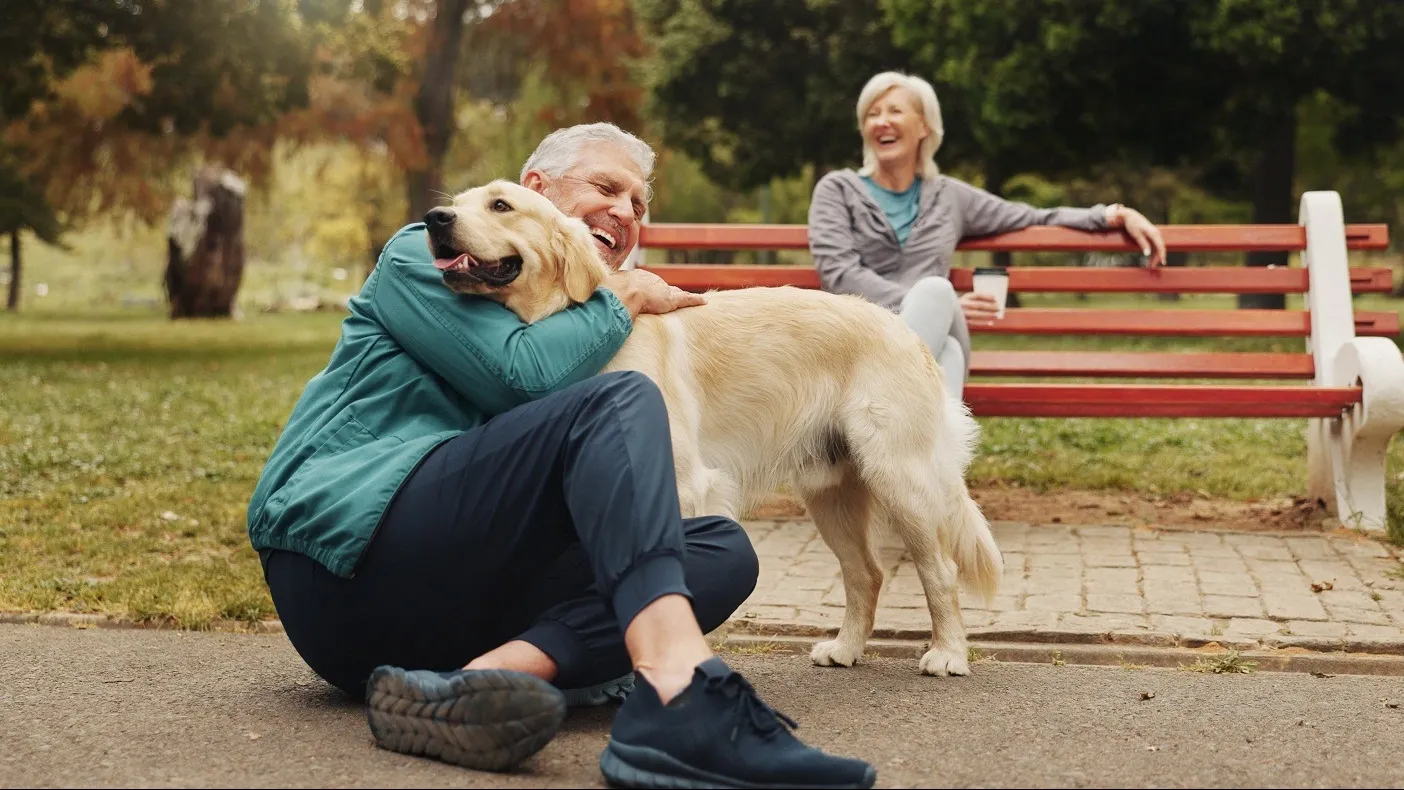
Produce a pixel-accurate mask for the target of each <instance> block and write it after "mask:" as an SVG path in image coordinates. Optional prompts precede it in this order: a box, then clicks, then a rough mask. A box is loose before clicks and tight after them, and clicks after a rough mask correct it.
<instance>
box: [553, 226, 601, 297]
mask: <svg viewBox="0 0 1404 790" xmlns="http://www.w3.org/2000/svg"><path fill="white" fill-rule="evenodd" d="M551 246H552V252H554V253H555V254H556V255H555V257H556V263H557V266H559V267H560V269H559V270H558V272H557V277H558V279H559V281H560V283H561V286H562V287H563V288H564V289H565V293H566V297H567V298H569V299H570V301H571V303H572V304H579V303H581V302H585V301H588V300H589V298H590V297H591V296H592V295H593V294H594V293H595V289H596V288H598V287H599V286H600V283H603V282H604V280H605V276H606V275H607V274H608V273H609V270H608V268H607V267H606V266H605V262H604V261H603V260H601V259H600V254H599V252H598V251H596V249H595V242H594V239H593V237H592V236H591V235H590V230H589V228H587V227H586V225H585V223H584V222H581V221H580V220H578V219H575V218H574V217H563V218H561V219H560V220H559V221H558V222H557V223H556V231H555V236H554V238H553V239H552V244H551Z"/></svg>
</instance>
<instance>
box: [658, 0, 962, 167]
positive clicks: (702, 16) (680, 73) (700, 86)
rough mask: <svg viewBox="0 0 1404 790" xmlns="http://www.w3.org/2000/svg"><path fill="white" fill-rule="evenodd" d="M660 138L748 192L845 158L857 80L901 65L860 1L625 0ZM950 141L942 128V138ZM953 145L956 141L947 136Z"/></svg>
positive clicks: (857, 144)
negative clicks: (645, 46) (646, 51)
mask: <svg viewBox="0 0 1404 790" xmlns="http://www.w3.org/2000/svg"><path fill="white" fill-rule="evenodd" d="M636 7H637V8H638V13H639V17H640V21H641V23H642V24H643V26H644V29H645V31H646V32H647V34H648V38H649V39H650V40H652V41H653V42H654V54H653V55H652V56H651V57H649V58H648V59H647V60H646V61H644V63H643V64H642V65H643V72H644V81H645V84H646V85H647V87H648V89H649V97H650V100H651V102H652V105H653V110H654V112H653V115H654V117H655V118H656V119H657V123H658V125H659V127H660V128H659V132H660V134H661V137H662V139H663V140H664V142H665V143H666V144H667V145H669V146H671V147H674V148H677V149H679V150H681V151H683V152H684V153H686V154H687V155H688V156H689V157H691V158H692V159H694V160H696V161H697V162H699V163H700V164H701V166H702V168H703V171H704V172H705V174H706V175H707V177H708V178H710V179H711V180H713V181H715V182H716V183H718V184H722V185H725V186H728V187H730V188H733V189H740V190H747V189H753V188H756V187H759V186H761V185H763V184H766V183H768V182H769V181H770V180H771V179H772V178H777V177H786V176H793V175H796V174H798V173H800V172H802V171H803V170H804V169H805V167H806V166H812V167H813V168H814V169H815V170H816V171H819V172H820V173H822V171H824V170H827V169H829V168H832V167H834V166H838V165H847V164H856V163H857V162H858V160H859V157H860V154H859V151H860V149H861V139H860V137H859V135H858V127H857V117H856V115H855V113H854V105H855V103H856V102H857V100H858V93H859V91H860V90H861V89H862V87H863V83H864V82H866V81H867V80H868V78H869V77H871V76H872V75H873V74H876V73H877V72H879V71H884V70H887V69H904V68H908V67H909V66H910V65H911V63H910V59H909V57H908V56H907V55H906V53H904V52H902V51H900V50H898V49H897V48H896V47H894V46H893V44H892V36H891V31H890V29H889V27H888V25H887V23H886V21H885V20H884V19H883V17H882V14H881V12H880V9H878V8H877V6H876V5H875V4H873V3H872V2H870V1H869V0H636ZM948 137H949V136H948ZM956 146H957V147H959V142H958V141H957V142H956Z"/></svg>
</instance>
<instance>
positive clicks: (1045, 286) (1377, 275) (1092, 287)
mask: <svg viewBox="0 0 1404 790" xmlns="http://www.w3.org/2000/svg"><path fill="white" fill-rule="evenodd" d="M755 268H760V267H755ZM973 278H974V271H973V270H971V269H951V272H950V279H951V284H952V285H954V286H955V287H956V290H957V291H968V290H970V289H971V287H972V284H973V282H972V281H973ZM1393 279H1394V272H1393V270H1391V269H1387V268H1379V267H1376V268H1369V269H1367V268H1355V269H1351V270H1350V289H1351V291H1352V292H1354V293H1389V292H1390V291H1391V290H1392V289H1393V287H1394V284H1393ZM1307 283H1308V277H1307V270H1306V269H1300V268H1282V269H1264V268H1256V267H1255V268H1251V269H1250V268H1247V267H1243V266H1203V267H1200V266H1196V267H1192V268H1189V267H1185V268H1181V267H1176V268H1173V269H1172V268H1168V267H1162V268H1159V269H1141V268H1130V267H1127V268H1100V267H1075V266H1059V267H1053V266H1049V267H1043V266H1038V267H1033V266H1016V267H1012V268H1011V269H1010V270H1009V290H1011V291H1017V292H1020V293H1183V294H1215V293H1217V294H1266V293H1273V294H1284V293H1297V294H1300V293H1306V292H1307Z"/></svg>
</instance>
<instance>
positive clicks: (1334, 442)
mask: <svg viewBox="0 0 1404 790" xmlns="http://www.w3.org/2000/svg"><path fill="white" fill-rule="evenodd" d="M1332 374H1333V375H1332V378H1333V379H1334V380H1335V382H1336V383H1337V385H1338V386H1351V385H1358V386H1361V387H1362V388H1363V390H1364V398H1363V399H1362V401H1361V402H1360V403H1358V404H1356V406H1355V408H1353V409H1351V410H1350V411H1348V412H1346V413H1345V414H1344V415H1342V416H1341V418H1339V419H1335V420H1329V421H1323V422H1325V426H1324V427H1325V428H1326V436H1325V437H1323V438H1324V439H1325V440H1326V442H1325V444H1326V448H1327V452H1328V453H1329V459H1330V464H1331V470H1332V473H1333V475H1332V476H1333V480H1332V488H1333V489H1334V490H1333V494H1334V495H1333V496H1332V497H1331V498H1330V499H1328V500H1327V502H1328V503H1331V504H1334V505H1335V508H1334V509H1335V511H1336V516H1337V517H1338V518H1339V519H1340V520H1341V523H1343V524H1345V525H1346V526H1348V527H1354V528H1356V529H1362V530H1365V531H1368V532H1384V531H1385V530H1386V529H1387V526H1388V514H1387V512H1386V507H1385V455H1386V453H1387V452H1388V450H1389V442H1390V440H1391V439H1393V438H1394V435H1395V434H1397V433H1399V431H1400V430H1401V429H1404V357H1401V356H1400V353H1399V347H1398V346H1396V345H1395V344H1394V342H1393V341H1391V340H1389V339H1388V338H1383V337H1359V338H1355V339H1354V340H1351V341H1349V342H1347V343H1346V344H1345V345H1343V346H1342V347H1341V349H1340V351H1339V352H1338V353H1337V354H1336V364H1335V369H1334V370H1333V371H1332Z"/></svg>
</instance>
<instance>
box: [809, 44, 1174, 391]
mask: <svg viewBox="0 0 1404 790" xmlns="http://www.w3.org/2000/svg"><path fill="white" fill-rule="evenodd" d="M858 128H859V130H860V131H861V133H862V136H863V166H862V168H861V169H860V170H858V171H857V172H854V171H853V170H850V169H843V170H836V171H834V172H831V173H829V174H827V175H825V176H824V177H823V178H821V179H819V183H818V184H816V185H815V186H814V196H813V199H812V200H811V202H810V207H809V250H810V253H811V254H812V255H813V256H814V265H815V267H816V268H817V269H818V272H819V280H820V283H821V285H822V287H823V288H824V290H826V291H830V292H832V293H845V294H856V295H859V296H863V297H866V298H867V299H869V300H871V301H873V302H876V303H878V304H880V305H882V306H884V307H886V308H888V309H890V310H893V311H896V312H898V313H900V314H901V316H902V318H903V319H904V320H905V321H906V323H907V325H908V326H910V327H911V328H912V329H913V330H914V331H915V332H916V333H917V334H918V335H919V336H921V338H922V340H924V341H926V344H927V346H929V347H930V348H931V353H932V355H934V356H935V357H936V361H937V362H938V363H940V365H941V369H942V372H943V373H944V375H945V379H946V382H947V386H948V388H949V390H950V392H951V394H952V395H954V396H956V397H960V396H961V394H962V393H963V391H964V382H965V377H966V374H967V373H968V372H969V366H970V332H969V329H968V325H969V324H975V325H987V324H991V323H994V320H995V314H996V304H995V301H994V299H993V298H992V297H990V296H989V295H987V294H977V293H968V294H965V295H964V296H960V297H957V296H956V292H955V289H954V288H953V287H952V286H951V283H950V280H949V279H947V275H948V273H949V272H950V268H951V255H952V253H954V252H955V248H956V245H957V244H959V243H960V241H961V240H962V239H964V238H966V237H969V236H984V235H988V234H993V233H1004V232H1007V231H1012V230H1018V229H1020V228H1026V227H1029V226H1030V225H1062V226H1064V227H1069V228H1079V229H1082V230H1106V229H1108V228H1121V229H1123V230H1124V231H1125V232H1126V233H1127V234H1129V235H1130V236H1131V238H1132V239H1134V240H1135V242H1136V244H1137V245H1138V246H1140V248H1141V251H1142V252H1143V253H1144V254H1145V255H1146V258H1147V265H1149V266H1159V265H1160V264H1161V263H1163V262H1164V260H1165V244H1164V242H1163V241H1162V240H1161V237H1160V231H1159V230H1158V229H1157V228H1156V227H1155V226H1154V225H1152V224H1151V223H1150V221H1149V220H1147V219H1146V218H1145V217H1144V216H1142V215H1141V213H1140V212H1139V211H1136V210H1134V209H1130V208H1127V207H1125V206H1122V205H1120V204H1117V203H1113V204H1111V205H1103V204H1100V203H1099V204H1097V205H1095V206H1092V207H1091V208H1052V209H1038V208H1034V207H1032V206H1029V205H1027V204H1025V203H1018V202H1014V201H1009V200H1004V199H1002V198H999V197H996V196H994V195H992V194H990V193H989V192H986V191H985V190H983V189H979V188H977V187H974V186H971V185H970V184H967V183H965V182H963V181H960V180H958V179H955V178H951V177H950V176H943V175H940V171H939V170H937V168H936V161H935V156H936V149H937V148H939V147H940V146H941V138H942V134H943V130H942V126H941V106H940V104H938V103H937V101H936V91H935V90H934V89H933V88H932V87H931V84H930V83H928V82H927V81H926V80H923V79H921V78H920V77H913V76H908V75H905V74H901V73H898V72H892V71H889V72H883V73H882V74H878V75H877V76H875V77H873V78H872V79H870V80H868V84H867V85H865V86H864V87H863V91H862V93H861V94H860V95H859V97H858Z"/></svg>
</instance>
